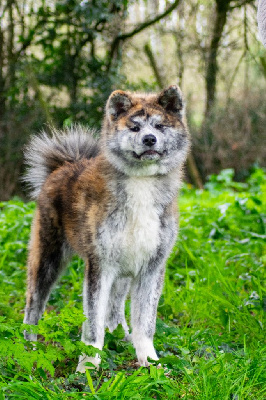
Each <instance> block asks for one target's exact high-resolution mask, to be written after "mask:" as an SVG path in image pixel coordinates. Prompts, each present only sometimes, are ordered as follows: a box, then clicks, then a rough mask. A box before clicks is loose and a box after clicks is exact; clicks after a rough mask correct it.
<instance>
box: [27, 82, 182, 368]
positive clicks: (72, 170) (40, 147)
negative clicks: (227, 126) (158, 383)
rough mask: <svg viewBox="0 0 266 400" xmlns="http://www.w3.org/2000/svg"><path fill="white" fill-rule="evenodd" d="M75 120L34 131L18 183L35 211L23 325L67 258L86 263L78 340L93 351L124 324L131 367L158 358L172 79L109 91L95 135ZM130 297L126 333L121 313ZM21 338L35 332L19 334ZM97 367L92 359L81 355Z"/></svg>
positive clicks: (173, 127) (178, 122) (170, 206)
mask: <svg viewBox="0 0 266 400" xmlns="http://www.w3.org/2000/svg"><path fill="white" fill-rule="evenodd" d="M94 136H95V135H94V133H93V131H91V130H89V129H85V128H82V127H81V126H73V127H70V128H67V129H66V130H65V131H58V130H55V129H54V130H53V132H52V136H51V135H50V136H49V135H48V134H46V133H45V132H43V133H42V134H40V135H39V136H35V137H33V139H32V140H31V142H30V143H29V145H28V147H27V149H26V162H27V163H28V165H29V169H28V172H27V174H26V178H25V180H26V182H28V184H29V185H30V186H31V189H32V197H33V198H34V199H36V200H37V209H36V213H35V217H34V220H33V223H32V230H31V239H30V243H29V255H28V263H27V266H28V279H27V299H26V309H25V317H24V323H25V324H30V325H37V324H38V320H39V319H40V318H41V316H42V313H43V311H44V308H45V304H46V302H47V300H48V297H49V294H50V292H51V289H52V286H53V285H54V283H55V282H56V280H57V278H58V277H59V275H60V273H61V271H62V270H63V268H64V266H65V264H66V263H67V261H68V259H69V257H70V256H71V255H72V254H73V253H77V254H78V255H79V256H80V257H82V258H83V259H84V260H85V265H86V267H85V279H84V289H83V304H84V314H85V316H86V321H85V322H84V323H83V326H82V338H81V339H82V341H83V342H84V343H85V344H87V345H92V346H94V347H95V348H97V349H100V350H101V349H102V348H103V344H104V333H105V327H108V328H109V330H110V331H113V330H114V329H115V328H116V327H117V325H118V324H122V326H123V328H124V330H125V335H126V336H127V337H129V335H130V337H131V340H132V342H133V345H134V347H135V350H136V355H137V359H138V364H139V365H141V366H148V365H149V361H148V358H150V359H152V360H158V356H157V354H156V351H155V349H154V345H153V336H154V333H155V323H156V313H157V306H158V301H159V297H160V294H161V290H162V286H163V279H164V272H165V263H166V260H167V258H168V256H169V254H170V252H171V250H172V247H173V244H174V242H175V240H176V236H177V229H178V212H177V195H178V191H179V188H180V186H181V182H182V169H183V165H184V162H185V160H186V157H187V154H188V151H189V146H190V137H189V132H188V128H187V124H186V119H185V107H184V100H183V97H182V93H181V91H180V89H179V87H178V86H175V85H172V86H170V87H168V88H167V89H165V90H163V91H162V92H161V93H159V94H154V93H152V94H142V93H131V92H127V91H122V90H116V91H114V92H113V93H111V95H110V97H109V99H108V101H107V104H106V111H105V117H104V121H103V126H102V130H101V136H100V139H99V140H96V139H95V138H94ZM128 293H130V297H131V326H132V334H129V328H128V325H127V322H126V319H125V300H126V297H127V295H128ZM25 338H26V339H27V340H32V341H35V340H37V335H36V334H33V333H28V332H25ZM87 362H92V363H93V364H94V365H95V366H96V367H98V365H99V363H100V357H99V356H98V355H96V356H95V357H88V356H86V355H84V354H83V355H81V356H80V359H79V363H78V367H77V371H79V372H85V369H86V363H87Z"/></svg>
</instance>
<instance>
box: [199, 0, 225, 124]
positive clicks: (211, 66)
mask: <svg viewBox="0 0 266 400" xmlns="http://www.w3.org/2000/svg"><path fill="white" fill-rule="evenodd" d="M215 4H216V6H215V14H216V15H215V21H214V26H213V31H212V38H211V43H210V47H209V54H208V59H207V66H206V77H205V82H206V104H205V119H207V118H208V117H209V116H210V114H211V110H212V108H213V106H214V103H215V99H216V81H217V72H218V61H217V55H218V49H219V46H220V42H221V38H222V34H223V31H224V27H225V24H226V19H227V12H228V9H229V5H230V0H216V1H215Z"/></svg>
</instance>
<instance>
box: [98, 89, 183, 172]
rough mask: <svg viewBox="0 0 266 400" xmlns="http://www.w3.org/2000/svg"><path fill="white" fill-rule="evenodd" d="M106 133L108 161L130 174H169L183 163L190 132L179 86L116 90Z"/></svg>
mask: <svg viewBox="0 0 266 400" xmlns="http://www.w3.org/2000/svg"><path fill="white" fill-rule="evenodd" d="M103 135H104V137H103V141H104V147H105V151H106V154H107V157H108V159H109V161H110V162H111V163H112V164H113V165H114V166H115V167H116V168H118V169H119V170H120V171H122V172H124V173H126V174H128V175H131V176H149V175H156V174H166V173H168V172H169V171H171V170H172V169H174V168H178V167H181V166H182V165H183V163H184V161H185V159H186V155H187V152H188V148H189V134H188V130H187V127H186V121H185V116H184V102H183V98H182V93H181V91H180V89H179V88H178V87H177V86H170V87H169V88H167V89H165V90H164V91H163V92H161V93H160V94H159V95H156V94H137V93H130V92H124V91H121V90H116V91H114V92H113V93H112V94H111V96H110V97H109V99H108V102H107V105H106V116H105V123H104V129H103Z"/></svg>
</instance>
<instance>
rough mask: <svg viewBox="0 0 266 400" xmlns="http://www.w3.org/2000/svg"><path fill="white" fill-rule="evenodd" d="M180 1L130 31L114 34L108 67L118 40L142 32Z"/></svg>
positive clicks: (164, 15)
mask: <svg viewBox="0 0 266 400" xmlns="http://www.w3.org/2000/svg"><path fill="white" fill-rule="evenodd" d="M180 3H181V0H175V1H174V3H173V4H171V5H170V6H169V7H168V8H167V9H166V10H165V11H164V12H163V13H161V14H159V15H157V16H156V17H154V18H151V19H149V20H148V21H145V22H143V23H141V24H139V25H138V26H136V27H135V28H134V29H133V30H132V31H130V32H126V33H121V34H119V35H118V36H116V38H115V39H114V41H113V43H112V45H111V49H110V54H109V57H110V61H109V65H108V69H109V68H110V66H111V63H112V59H113V56H114V54H115V53H116V51H117V49H118V47H119V44H120V42H122V41H125V40H127V39H129V38H132V37H133V36H135V35H137V34H138V33H140V32H142V31H143V30H144V29H146V28H148V27H150V26H151V25H154V24H156V23H157V22H159V21H160V20H161V19H163V18H165V17H166V16H167V15H169V14H170V13H171V12H172V11H173V10H174V9H175V8H177V7H178V6H179V4H180Z"/></svg>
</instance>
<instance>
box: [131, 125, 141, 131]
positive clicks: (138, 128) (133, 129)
mask: <svg viewBox="0 0 266 400" xmlns="http://www.w3.org/2000/svg"><path fill="white" fill-rule="evenodd" d="M130 130H131V131H133V132H139V131H140V127H139V126H138V125H135V126H132V128H130Z"/></svg>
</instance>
